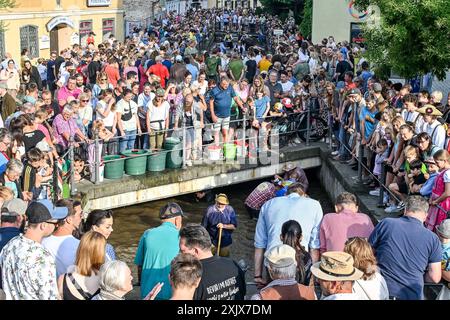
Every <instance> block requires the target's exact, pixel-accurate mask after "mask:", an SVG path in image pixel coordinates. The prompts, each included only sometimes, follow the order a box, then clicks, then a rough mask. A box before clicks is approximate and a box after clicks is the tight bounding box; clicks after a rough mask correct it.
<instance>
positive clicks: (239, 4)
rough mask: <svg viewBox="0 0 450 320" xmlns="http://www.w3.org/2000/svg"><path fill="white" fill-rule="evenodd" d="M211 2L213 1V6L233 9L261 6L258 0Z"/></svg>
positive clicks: (221, 0) (218, 0)
mask: <svg viewBox="0 0 450 320" xmlns="http://www.w3.org/2000/svg"><path fill="white" fill-rule="evenodd" d="M210 2H212V3H213V7H217V8H226V9H233V10H234V9H238V8H244V9H245V8H247V9H255V8H257V7H260V6H261V3H260V2H259V1H258V0H212V1H211V0H210Z"/></svg>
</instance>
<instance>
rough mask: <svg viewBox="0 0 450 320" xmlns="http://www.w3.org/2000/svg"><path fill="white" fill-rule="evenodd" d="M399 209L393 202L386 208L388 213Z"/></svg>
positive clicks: (385, 210)
mask: <svg viewBox="0 0 450 320" xmlns="http://www.w3.org/2000/svg"><path fill="white" fill-rule="evenodd" d="M396 210H397V206H396V205H395V204H391V205H390V206H389V207H387V208H386V209H384V212H386V213H394V212H395V211H396Z"/></svg>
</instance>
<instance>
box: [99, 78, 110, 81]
mask: <svg viewBox="0 0 450 320" xmlns="http://www.w3.org/2000/svg"><path fill="white" fill-rule="evenodd" d="M100 80H102V81H106V80H108V79H107V78H102V79H100Z"/></svg>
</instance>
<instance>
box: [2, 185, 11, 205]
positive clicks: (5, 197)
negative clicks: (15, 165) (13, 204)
mask: <svg viewBox="0 0 450 320" xmlns="http://www.w3.org/2000/svg"><path fill="white" fill-rule="evenodd" d="M13 198H14V193H13V192H12V190H11V189H10V188H8V187H5V186H0V208H1V207H2V206H3V204H4V203H5V202H6V201H9V200H12V199H13Z"/></svg>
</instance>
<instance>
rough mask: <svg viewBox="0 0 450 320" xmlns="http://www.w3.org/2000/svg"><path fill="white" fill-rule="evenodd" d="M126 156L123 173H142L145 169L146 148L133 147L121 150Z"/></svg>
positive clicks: (135, 174)
mask: <svg viewBox="0 0 450 320" xmlns="http://www.w3.org/2000/svg"><path fill="white" fill-rule="evenodd" d="M122 155H124V156H125V157H126V160H125V173H126V174H128V175H130V176H138V175H141V174H144V173H145V171H146V169H147V157H145V156H144V155H148V151H147V150H141V149H133V150H126V151H124V152H122Z"/></svg>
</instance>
